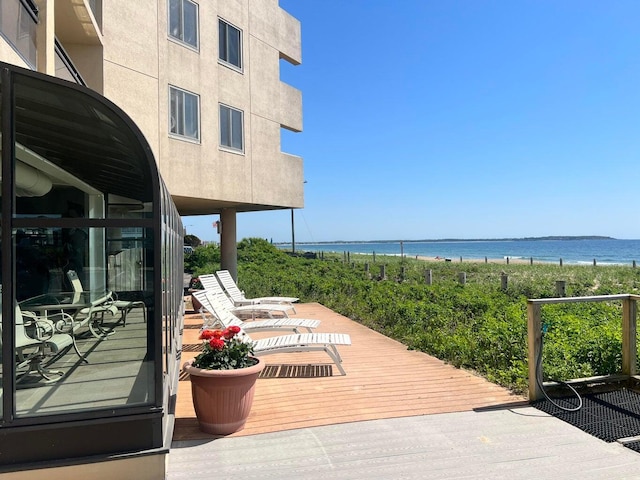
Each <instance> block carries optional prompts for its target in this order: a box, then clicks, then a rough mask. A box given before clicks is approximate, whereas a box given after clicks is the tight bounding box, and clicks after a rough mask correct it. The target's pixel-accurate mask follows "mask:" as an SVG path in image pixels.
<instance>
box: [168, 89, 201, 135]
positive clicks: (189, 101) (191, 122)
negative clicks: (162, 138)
mask: <svg viewBox="0 0 640 480" xmlns="http://www.w3.org/2000/svg"><path fill="white" fill-rule="evenodd" d="M169 97H170V100H169V101H170V110H171V112H170V115H171V118H170V125H169V132H170V133H171V134H173V135H179V136H181V137H186V138H190V139H192V140H200V97H199V96H198V95H194V94H193V93H189V92H186V91H184V90H180V89H178V88H175V87H169Z"/></svg>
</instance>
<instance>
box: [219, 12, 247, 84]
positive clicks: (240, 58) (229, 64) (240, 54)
mask: <svg viewBox="0 0 640 480" xmlns="http://www.w3.org/2000/svg"><path fill="white" fill-rule="evenodd" d="M221 24H224V25H225V26H226V28H225V45H227V48H226V50H225V52H224V56H225V58H223V57H222V56H221V53H222V52H221V50H222V42H220V37H221V36H222V31H221V29H220V25H221ZM229 28H232V29H234V30H236V31H237V32H238V63H239V64H240V65H236V64H235V63H232V62H230V61H229V48H228V45H229ZM242 37H243V34H242V29H240V28H238V27H236V26H235V25H233V24H232V23H229V22H227V21H226V20H224V19H223V18H220V17H218V62H220V63H221V64H223V65H225V66H227V67H230V68H232V69H234V70H237V71H238V72H242V71H243V68H242V66H243V63H244V55H243V52H242V45H243V42H242Z"/></svg>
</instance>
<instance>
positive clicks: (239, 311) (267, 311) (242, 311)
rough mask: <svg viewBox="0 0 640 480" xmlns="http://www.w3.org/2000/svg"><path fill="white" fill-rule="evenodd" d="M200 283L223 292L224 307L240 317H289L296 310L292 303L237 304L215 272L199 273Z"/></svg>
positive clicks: (211, 289) (214, 290)
mask: <svg viewBox="0 0 640 480" xmlns="http://www.w3.org/2000/svg"><path fill="white" fill-rule="evenodd" d="M198 278H199V279H200V283H202V286H203V287H204V289H205V290H209V291H211V292H213V293H218V294H222V295H223V296H224V298H223V297H220V301H221V302H222V303H223V305H224V307H225V308H226V309H227V310H229V311H230V312H231V313H233V314H234V315H236V316H237V317H240V318H253V319H255V318H278V317H288V316H289V314H288V313H287V312H288V311H289V310H294V308H293V307H292V306H291V305H276V304H262V305H261V304H258V305H241V306H239V307H237V306H235V305H234V303H233V301H231V299H230V298H229V297H228V296H227V294H226V293H225V291H224V289H223V288H222V285H220V283H219V282H218V279H217V278H216V276H215V275H214V274H213V273H210V274H207V275H199V276H198Z"/></svg>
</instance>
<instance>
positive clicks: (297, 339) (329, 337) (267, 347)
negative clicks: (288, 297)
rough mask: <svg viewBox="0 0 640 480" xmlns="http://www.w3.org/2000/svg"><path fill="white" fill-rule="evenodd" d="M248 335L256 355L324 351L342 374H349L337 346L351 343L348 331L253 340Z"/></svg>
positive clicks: (298, 334)
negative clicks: (345, 369) (343, 365)
mask: <svg viewBox="0 0 640 480" xmlns="http://www.w3.org/2000/svg"><path fill="white" fill-rule="evenodd" d="M246 337H247V340H249V341H251V342H253V354H254V355H256V356H261V355H268V354H270V353H285V352H314V351H322V352H326V353H327V355H329V357H331V359H332V360H333V363H335V365H336V367H338V370H340V373H342V375H346V374H347V373H346V372H345V371H344V368H343V367H342V358H341V357H340V354H339V353H338V349H337V348H336V347H337V345H351V338H350V337H349V335H347V334H346V333H317V332H316V333H297V334H296V333H294V334H292V335H280V336H277V337H269V338H261V339H259V340H253V339H251V338H250V337H249V335H246Z"/></svg>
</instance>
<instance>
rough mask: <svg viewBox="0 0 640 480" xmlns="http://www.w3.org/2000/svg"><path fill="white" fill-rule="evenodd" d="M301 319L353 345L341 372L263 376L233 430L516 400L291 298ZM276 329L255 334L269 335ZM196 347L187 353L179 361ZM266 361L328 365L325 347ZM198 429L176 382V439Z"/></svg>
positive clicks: (193, 335) (188, 335)
mask: <svg viewBox="0 0 640 480" xmlns="http://www.w3.org/2000/svg"><path fill="white" fill-rule="evenodd" d="M296 312H297V313H296V315H295V317H299V318H316V319H319V320H321V322H322V323H321V324H320V326H319V327H318V329H317V330H316V331H318V332H335V333H346V334H349V335H350V336H351V341H352V345H350V346H340V347H338V350H339V352H340V355H341V356H342V358H343V366H344V368H345V370H346V372H347V375H346V376H342V375H340V374H339V372H338V371H337V369H336V368H335V366H333V376H326V377H313V378H261V379H259V380H258V383H257V386H256V393H255V398H254V403H253V408H252V411H251V415H250V416H249V419H248V421H247V424H246V426H245V428H244V429H243V430H242V431H240V432H236V433H234V434H232V435H231V436H232V437H233V436H246V435H255V434H259V433H270V432H279V431H284V430H290V429H296V428H307V427H315V426H323V425H333V424H341V423H348V422H354V421H365V420H375V419H387V418H401V417H408V416H415V415H432V414H438V413H452V412H463V411H470V410H474V409H484V408H490V407H493V406H498V405H505V404H514V405H515V404H521V403H522V402H524V400H525V399H524V398H523V397H521V396H518V395H513V394H512V393H511V392H509V391H508V390H507V389H504V388H502V387H499V386H497V385H495V384H492V383H490V382H488V381H487V380H485V379H484V378H482V377H480V376H478V375H474V374H473V373H471V372H468V371H465V370H461V369H457V368H455V367H453V366H451V365H447V364H446V363H445V362H442V361H440V360H438V359H436V358H434V357H432V356H429V355H426V354H424V353H421V352H416V351H411V350H408V349H407V348H406V347H405V346H404V345H402V344H401V343H399V342H397V341H395V340H392V339H390V338H388V337H385V336H384V335H381V334H379V333H377V332H375V331H373V330H371V329H369V328H367V327H364V326H363V325H361V324H359V323H357V322H354V321H352V320H350V319H348V318H346V317H344V316H342V315H339V314H337V313H336V312H333V311H332V310H330V309H328V308H326V307H324V306H322V305H320V304H318V303H309V304H299V305H298V304H296ZM201 323H202V320H201V317H200V315H198V314H191V315H187V316H186V317H185V324H186V325H200V324H201ZM274 335H278V333H277V332H260V333H255V334H252V337H253V338H256V339H257V338H266V337H269V336H274ZM197 337H198V330H197V329H195V328H185V329H184V334H183V344H197V343H199V342H198V340H197ZM196 354H197V352H188V351H184V352H183V354H182V357H183V361H186V360H188V359H190V358H193V357H194V356H195V355H196ZM262 358H263V359H264V360H266V362H267V365H281V364H285V365H305V364H312V365H331V361H330V359H329V358H328V357H327V355H326V354H324V353H322V352H309V353H307V352H305V353H282V354H273V355H267V356H263V357H262ZM207 438H211V436H209V435H207V434H204V433H201V432H200V431H199V430H198V428H197V422H196V420H195V413H194V411H193V404H192V399H191V386H190V383H189V381H188V380H186V381H181V382H180V385H179V388H178V398H177V406H176V428H175V431H174V440H189V439H207Z"/></svg>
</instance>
